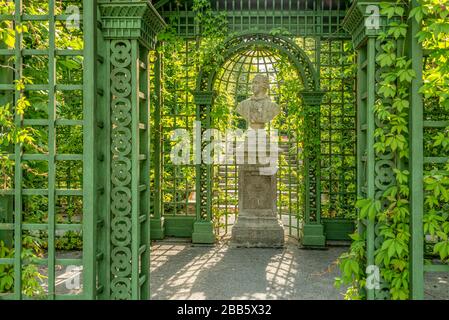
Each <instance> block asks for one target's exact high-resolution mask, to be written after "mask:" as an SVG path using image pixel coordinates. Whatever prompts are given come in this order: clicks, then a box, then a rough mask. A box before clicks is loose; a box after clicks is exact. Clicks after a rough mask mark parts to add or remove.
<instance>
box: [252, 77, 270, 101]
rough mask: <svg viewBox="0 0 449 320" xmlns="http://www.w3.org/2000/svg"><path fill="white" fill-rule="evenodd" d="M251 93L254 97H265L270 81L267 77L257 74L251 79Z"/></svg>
mask: <svg viewBox="0 0 449 320" xmlns="http://www.w3.org/2000/svg"><path fill="white" fill-rule="evenodd" d="M252 89H253V93H254V96H256V97H259V96H266V95H267V93H268V90H269V89H270V80H269V79H268V77H267V76H264V75H261V74H258V75H256V76H255V77H254V79H253V88H252Z"/></svg>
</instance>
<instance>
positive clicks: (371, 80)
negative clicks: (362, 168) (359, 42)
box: [366, 37, 376, 300]
mask: <svg viewBox="0 0 449 320" xmlns="http://www.w3.org/2000/svg"><path fill="white" fill-rule="evenodd" d="M375 44H376V39H375V38H373V37H370V38H368V44H367V48H368V49H367V50H368V51H367V61H368V68H367V72H366V81H367V85H366V89H367V98H366V112H367V134H366V145H367V147H366V150H367V169H366V173H367V198H368V199H373V200H374V197H375V192H376V190H375V184H374V178H375V177H374V165H375V161H376V158H375V157H376V155H375V152H374V131H375V128H376V125H375V120H374V103H375V96H376V92H375V72H376V70H375V64H376V47H375ZM374 224H375V222H374V221H372V220H369V219H368V220H367V221H366V225H367V230H366V255H367V262H366V263H367V266H371V265H374ZM367 298H368V300H373V299H374V290H373V289H367Z"/></svg>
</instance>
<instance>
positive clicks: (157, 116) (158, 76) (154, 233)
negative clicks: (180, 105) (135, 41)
mask: <svg viewBox="0 0 449 320" xmlns="http://www.w3.org/2000/svg"><path fill="white" fill-rule="evenodd" d="M156 50H157V49H156ZM162 60H163V59H162V54H161V53H160V52H156V61H155V65H154V78H155V80H154V82H155V86H154V90H155V94H154V96H155V99H154V101H153V103H152V105H153V109H154V111H153V113H152V114H153V117H154V127H153V128H151V130H152V131H153V133H154V134H153V137H154V140H153V141H152V145H153V146H154V154H153V168H154V189H153V195H154V197H153V214H152V215H151V224H150V225H151V231H150V235H151V239H152V240H162V239H164V237H165V227H164V217H163V216H162V190H161V187H162V184H161V180H162V174H161V173H162V167H161V147H162V135H161V132H162V127H161V109H162V106H163V97H162V75H163V63H162Z"/></svg>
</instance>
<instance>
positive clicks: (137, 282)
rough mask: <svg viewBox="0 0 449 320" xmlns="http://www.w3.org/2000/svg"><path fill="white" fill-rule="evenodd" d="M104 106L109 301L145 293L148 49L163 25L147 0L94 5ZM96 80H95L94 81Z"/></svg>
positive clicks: (147, 173) (148, 213)
mask: <svg viewBox="0 0 449 320" xmlns="http://www.w3.org/2000/svg"><path fill="white" fill-rule="evenodd" d="M99 9H100V12H101V17H102V31H103V36H104V39H105V41H106V43H107V46H106V48H107V51H106V52H104V58H105V63H106V64H107V65H108V68H109V69H108V71H109V72H108V75H107V76H108V81H109V86H108V87H107V89H108V91H107V92H105V94H106V95H107V96H108V101H109V105H108V106H107V107H108V108H109V110H110V117H109V119H105V124H104V125H105V126H107V127H109V130H110V141H111V145H110V150H109V152H110V168H111V171H110V172H111V174H110V175H109V173H106V174H107V176H108V179H109V181H108V183H110V188H109V189H107V190H106V191H107V192H108V193H109V194H108V195H107V196H108V198H109V199H110V202H111V206H110V212H108V213H107V214H108V215H109V218H110V229H109V230H110V231H109V232H110V247H109V250H110V252H109V259H110V260H109V261H108V263H109V264H111V268H110V271H111V275H110V278H109V283H108V287H109V292H108V293H107V294H106V296H109V297H110V298H111V299H117V300H127V299H133V300H137V299H148V297H149V251H150V243H149V241H150V239H149V232H150V212H149V202H148V201H149V200H150V195H149V190H150V185H149V174H150V172H149V161H150V155H149V136H148V135H149V132H148V131H149V114H148V109H149V105H148V101H149V95H148V85H149V81H148V72H149V67H148V53H149V50H151V49H154V47H155V44H156V35H157V33H158V32H160V31H161V30H162V29H163V28H164V27H165V23H164V22H163V20H162V18H161V17H160V16H159V14H158V13H157V11H156V10H155V9H154V7H153V6H152V5H151V3H149V2H148V1H134V2H123V1H118V0H117V1H110V2H101V3H99ZM98 80H99V79H98Z"/></svg>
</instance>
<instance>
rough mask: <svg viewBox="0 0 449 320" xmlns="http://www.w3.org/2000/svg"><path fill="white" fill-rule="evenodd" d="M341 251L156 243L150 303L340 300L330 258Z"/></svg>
mask: <svg viewBox="0 0 449 320" xmlns="http://www.w3.org/2000/svg"><path fill="white" fill-rule="evenodd" d="M344 251H345V248H342V247H334V248H330V249H329V250H323V251H320V250H319V251H311V250H301V249H299V248H298V246H297V245H296V244H288V245H287V246H286V247H285V248H284V249H242V248H230V247H229V246H228V245H227V244H226V243H220V244H218V245H216V246H214V247H192V245H191V244H179V243H169V242H162V243H156V244H155V245H153V248H152V259H151V260H152V262H151V298H152V299H212V300H221V299H341V298H342V296H341V291H339V290H337V289H336V288H334V286H333V284H334V278H335V277H336V276H337V270H336V269H337V268H336V267H335V266H333V263H334V262H335V260H336V258H337V257H338V256H339V255H340V254H341V253H342V252H344Z"/></svg>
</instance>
